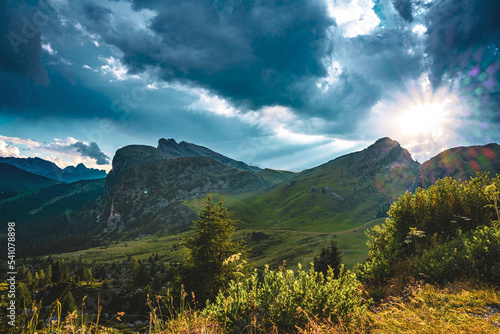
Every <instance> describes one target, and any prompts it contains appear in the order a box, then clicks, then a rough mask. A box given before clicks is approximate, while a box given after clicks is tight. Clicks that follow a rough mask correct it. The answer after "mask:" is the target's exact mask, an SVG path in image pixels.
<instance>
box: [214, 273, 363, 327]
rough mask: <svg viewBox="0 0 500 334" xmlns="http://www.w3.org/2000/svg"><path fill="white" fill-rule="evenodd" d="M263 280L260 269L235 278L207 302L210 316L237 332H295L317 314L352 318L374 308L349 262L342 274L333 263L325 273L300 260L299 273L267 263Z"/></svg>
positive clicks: (338, 319)
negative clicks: (306, 267)
mask: <svg viewBox="0 0 500 334" xmlns="http://www.w3.org/2000/svg"><path fill="white" fill-rule="evenodd" d="M261 279H262V280H259V274H258V272H257V270H255V271H254V273H253V274H252V275H250V276H249V277H246V278H244V279H243V280H241V281H240V282H235V281H232V282H231V285H230V287H229V288H228V289H227V290H226V291H223V290H221V291H220V292H219V295H218V296H217V298H216V300H215V302H213V303H209V304H208V305H207V307H206V309H205V310H204V312H205V315H206V316H210V317H214V318H215V319H217V320H218V321H219V322H220V323H222V324H224V325H225V326H226V327H227V328H228V329H229V330H237V332H241V331H242V330H243V329H244V328H248V327H254V328H261V329H266V328H273V327H274V328H276V329H278V330H279V331H290V330H295V329H296V328H297V327H301V326H304V325H305V324H306V323H307V322H308V321H309V319H315V318H317V319H324V320H327V321H333V322H338V321H342V322H343V323H344V324H345V323H349V322H351V321H353V320H354V319H356V318H357V316H358V315H359V314H360V313H364V312H366V310H367V308H368V303H367V302H365V301H364V299H363V298H362V289H361V285H360V283H359V282H358V280H357V279H356V275H355V274H353V273H351V272H349V271H345V270H344V268H343V267H342V269H341V271H340V273H339V277H338V278H337V279H336V278H335V277H334V272H333V270H332V269H331V268H330V269H329V270H328V274H327V276H326V277H323V274H322V273H318V272H315V271H314V268H311V269H310V270H309V271H304V270H302V269H301V266H300V265H299V270H298V271H297V273H295V272H294V271H293V270H285V269H284V268H283V267H281V268H280V270H278V271H273V270H270V269H269V267H268V266H266V267H265V269H264V272H263V275H262V277H261Z"/></svg>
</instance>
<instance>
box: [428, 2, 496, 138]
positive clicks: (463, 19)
mask: <svg viewBox="0 0 500 334" xmlns="http://www.w3.org/2000/svg"><path fill="white" fill-rule="evenodd" d="M498 13H500V2H499V1H497V0H476V1H473V0H460V1H459V0H444V1H440V2H436V3H435V4H434V3H433V5H432V6H431V7H430V10H429V12H428V14H427V17H426V19H427V24H428V46H427V49H428V52H429V55H430V57H431V61H432V67H431V71H432V74H433V76H432V78H431V80H432V83H433V85H434V87H438V86H440V85H443V84H446V82H443V78H446V79H458V80H459V82H460V85H459V88H458V92H459V94H460V96H461V98H462V101H463V104H464V105H466V106H467V109H468V114H466V115H465V117H466V118H465V119H466V120H467V122H469V123H470V122H476V124H477V125H476V127H477V128H478V129H479V128H480V129H481V130H479V131H476V132H473V131H463V136H464V137H465V139H467V140H469V141H470V142H475V141H476V140H477V137H478V135H480V136H482V138H483V140H484V141H494V140H498V139H495V138H498V130H499V123H500V116H499V113H498V111H499V110H500V86H499V84H498V83H499V82H500V52H499V48H500V20H499V19H498ZM465 124H468V123H465Z"/></svg>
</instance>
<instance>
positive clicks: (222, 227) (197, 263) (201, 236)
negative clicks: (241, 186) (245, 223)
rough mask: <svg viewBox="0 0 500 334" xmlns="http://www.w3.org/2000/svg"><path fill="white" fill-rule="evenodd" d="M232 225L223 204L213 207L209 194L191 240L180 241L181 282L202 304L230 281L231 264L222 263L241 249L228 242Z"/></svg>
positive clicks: (234, 242)
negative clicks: (182, 256)
mask: <svg viewBox="0 0 500 334" xmlns="http://www.w3.org/2000/svg"><path fill="white" fill-rule="evenodd" d="M235 223H236V221H235V220H232V219H230V218H229V212H228V211H227V208H226V207H224V202H223V201H222V200H221V201H220V202H219V203H217V204H216V203H214V201H213V199H212V194H209V195H207V197H206V202H204V203H202V210H201V211H200V213H199V214H198V220H196V221H193V224H194V228H193V232H192V234H191V236H189V237H187V238H185V239H184V242H183V244H184V246H185V248H186V249H187V258H186V266H185V267H184V270H183V271H184V272H183V275H182V276H184V280H183V281H184V283H185V285H186V291H193V292H194V293H195V295H196V299H197V300H198V301H201V302H202V303H204V302H205V301H206V300H207V299H211V298H214V297H215V296H216V295H217V293H218V291H219V290H220V289H221V288H222V287H224V286H225V285H227V283H228V282H229V281H230V279H231V275H232V272H233V271H234V268H233V267H234V266H235V264H234V263H229V264H227V263H226V264H225V263H224V261H225V260H226V259H228V258H229V257H230V256H231V255H234V254H237V253H242V245H241V244H240V243H239V242H236V241H234V240H232V237H233V233H234V230H235Z"/></svg>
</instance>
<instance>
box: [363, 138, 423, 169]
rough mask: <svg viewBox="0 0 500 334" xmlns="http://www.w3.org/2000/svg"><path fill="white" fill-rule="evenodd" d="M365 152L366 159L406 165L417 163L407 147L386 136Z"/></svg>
mask: <svg viewBox="0 0 500 334" xmlns="http://www.w3.org/2000/svg"><path fill="white" fill-rule="evenodd" d="M363 152H364V157H365V159H368V160H371V159H374V160H382V161H386V160H387V161H392V162H398V163H401V164H404V165H406V166H409V165H410V164H417V163H416V162H415V161H414V160H413V158H412V157H411V154H410V152H408V150H407V149H405V148H403V147H401V145H400V144H399V143H398V142H397V141H395V140H393V139H391V138H389V137H384V138H381V139H379V140H377V141H376V142H375V143H373V144H372V145H370V146H369V147H368V148H366V149H365V150H364V151H363Z"/></svg>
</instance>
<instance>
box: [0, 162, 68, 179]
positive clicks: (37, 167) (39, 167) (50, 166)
mask: <svg viewBox="0 0 500 334" xmlns="http://www.w3.org/2000/svg"><path fill="white" fill-rule="evenodd" d="M0 163H6V164H9V165H12V166H16V167H17V168H20V169H22V170H25V171H27V172H30V173H33V174H36V175H40V176H45V175H47V174H49V173H52V172H55V171H59V170H60V168H59V167H57V165H56V164H55V163H53V162H50V161H47V160H44V159H40V158H13V157H7V158H3V157H0Z"/></svg>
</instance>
